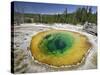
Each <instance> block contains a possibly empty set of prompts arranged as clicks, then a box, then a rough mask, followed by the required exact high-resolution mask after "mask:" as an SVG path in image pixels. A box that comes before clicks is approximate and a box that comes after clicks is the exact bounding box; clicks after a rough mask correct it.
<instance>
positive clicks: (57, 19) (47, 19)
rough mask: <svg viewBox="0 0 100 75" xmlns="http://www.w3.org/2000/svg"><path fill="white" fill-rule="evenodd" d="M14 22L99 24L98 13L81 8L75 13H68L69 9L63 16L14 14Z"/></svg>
mask: <svg viewBox="0 0 100 75" xmlns="http://www.w3.org/2000/svg"><path fill="white" fill-rule="evenodd" d="M14 21H15V22H19V23H47V24H52V23H68V24H74V25H76V24H84V23H85V22H90V23H95V24H97V11H96V12H95V13H93V10H92V7H81V8H77V10H76V11H75V12H73V13H68V10H67V8H66V9H65V10H64V11H63V13H62V14H52V15H50V14H26V13H24V12H23V13H19V12H14Z"/></svg>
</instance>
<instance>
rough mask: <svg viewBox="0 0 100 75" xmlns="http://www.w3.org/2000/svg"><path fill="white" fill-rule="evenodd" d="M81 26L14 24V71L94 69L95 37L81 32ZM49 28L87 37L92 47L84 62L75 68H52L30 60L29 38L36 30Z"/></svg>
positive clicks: (95, 63)
mask: <svg viewBox="0 0 100 75" xmlns="http://www.w3.org/2000/svg"><path fill="white" fill-rule="evenodd" d="M82 28H83V27H82V26H81V25H78V26H75V25H70V24H52V25H46V24H35V23H33V24H21V25H20V26H14V52H15V59H14V60H15V63H14V65H15V67H14V70H15V73H24V72H25V73H26V72H28V73H33V72H35V73H36V72H52V71H67V70H85V69H96V68H97V62H96V56H97V37H96V36H93V35H91V34H88V33H86V32H83V30H82ZM50 29H63V30H70V31H75V32H79V33H81V34H84V35H86V36H87V37H88V38H89V41H90V42H91V43H92V44H93V48H92V49H91V50H90V52H89V54H88V56H87V58H86V61H85V63H84V64H82V65H81V66H78V67H76V68H62V69H54V68H51V67H49V66H46V65H42V64H38V63H36V62H34V60H32V56H31V53H30V52H29V50H28V49H29V46H30V41H31V38H32V36H33V35H35V34H37V33H38V32H41V31H45V30H50ZM19 61H20V62H19ZM17 62H18V63H17Z"/></svg>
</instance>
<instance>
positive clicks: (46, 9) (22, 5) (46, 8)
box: [14, 1, 97, 14]
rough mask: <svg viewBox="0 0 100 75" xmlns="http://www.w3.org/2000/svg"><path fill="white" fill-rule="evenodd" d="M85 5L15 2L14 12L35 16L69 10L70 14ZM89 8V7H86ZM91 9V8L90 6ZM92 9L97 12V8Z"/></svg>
mask: <svg viewBox="0 0 100 75" xmlns="http://www.w3.org/2000/svg"><path fill="white" fill-rule="evenodd" d="M80 7H83V5H68V4H51V3H34V2H18V1H17V2H14V11H16V12H24V13H35V14H61V13H63V12H64V11H65V9H66V8H67V12H68V13H72V12H75V11H76V10H77V8H80ZM84 7H87V6H84ZM89 7H90V6H89ZM91 7H92V13H95V12H96V10H97V7H96V6H91Z"/></svg>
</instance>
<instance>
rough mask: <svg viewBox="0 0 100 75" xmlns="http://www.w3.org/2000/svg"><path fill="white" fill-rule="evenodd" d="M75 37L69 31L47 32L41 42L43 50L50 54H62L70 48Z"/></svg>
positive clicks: (40, 45)
mask: <svg viewBox="0 0 100 75" xmlns="http://www.w3.org/2000/svg"><path fill="white" fill-rule="evenodd" d="M73 43H74V38H73V36H72V35H71V34H70V33H67V32H65V33H64V32H56V33H51V34H47V35H46V36H45V37H43V39H42V41H41V42H40V44H39V48H40V50H41V52H43V53H45V54H48V55H61V54H64V52H66V51H68V50H70V48H71V47H72V46H73Z"/></svg>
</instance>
